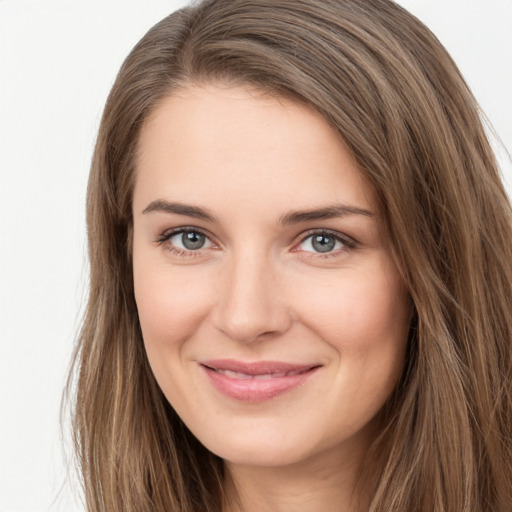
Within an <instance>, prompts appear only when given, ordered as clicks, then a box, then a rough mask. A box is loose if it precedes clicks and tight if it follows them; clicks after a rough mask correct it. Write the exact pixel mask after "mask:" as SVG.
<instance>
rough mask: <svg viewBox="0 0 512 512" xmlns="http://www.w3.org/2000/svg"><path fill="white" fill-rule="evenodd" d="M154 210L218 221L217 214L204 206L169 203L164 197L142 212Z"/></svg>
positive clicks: (150, 204)
mask: <svg viewBox="0 0 512 512" xmlns="http://www.w3.org/2000/svg"><path fill="white" fill-rule="evenodd" d="M152 212H164V213H176V214H178V215H185V216H187V217H193V218H195V219H201V220H207V221H209V222H217V219H216V218H215V216H214V215H212V214H211V213H210V212H209V211H208V210H206V209H204V208H200V207H199V206H192V205H188V204H183V203H169V202H168V201H164V200H163V199H157V200H156V201H153V202H151V203H149V205H148V206H147V207H146V208H145V209H144V211H143V212H142V213H143V214H146V213H152Z"/></svg>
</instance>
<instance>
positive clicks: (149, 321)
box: [134, 258, 211, 345]
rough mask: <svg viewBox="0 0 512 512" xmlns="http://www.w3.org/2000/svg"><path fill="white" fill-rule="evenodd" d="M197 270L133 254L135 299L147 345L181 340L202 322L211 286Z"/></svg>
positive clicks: (208, 303)
mask: <svg viewBox="0 0 512 512" xmlns="http://www.w3.org/2000/svg"><path fill="white" fill-rule="evenodd" d="M197 274H198V273H197V270H196V271H195V274H193V273H192V272H187V271H183V270H180V269H178V270H177V271H175V272H173V271H172V270H171V269H170V268H169V267H168V266H167V265H165V264H162V263H157V264H155V265H151V264H145V262H144V261H141V260H140V259H137V258H134V292H135V301H136V303H137V310H138V313H139V320H140V324H141V329H142V333H143V336H144V341H145V343H146V345H174V344H181V343H182V342H183V341H184V340H186V339H187V337H188V336H189V335H190V334H191V332H193V330H194V329H195V328H196V327H197V326H198V325H199V324H200V323H201V321H202V319H203V318H204V316H205V315H206V314H207V312H208V310H209V307H210V303H211V286H208V285H207V284H208V282H209V281H208V279H202V278H201V275H197ZM210 280H211V278H210Z"/></svg>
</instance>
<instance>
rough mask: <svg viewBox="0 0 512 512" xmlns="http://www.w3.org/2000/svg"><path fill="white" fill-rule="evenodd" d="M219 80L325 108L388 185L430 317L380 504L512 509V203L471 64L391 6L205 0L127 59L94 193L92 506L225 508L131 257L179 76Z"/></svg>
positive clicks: (393, 422)
mask: <svg viewBox="0 0 512 512" xmlns="http://www.w3.org/2000/svg"><path fill="white" fill-rule="evenodd" d="M211 82H217V83H218V82H222V83H228V84H232V85H233V84H234V85H242V84H243V85H250V86H253V87H256V88H258V89H261V90H262V91H266V92H269V93H271V94H273V95H276V96H278V97H281V96H282V97H286V98H291V99H292V100H295V101H298V102H301V103H303V104H305V105H308V106H309V107H311V108H313V109H314V110H315V111H317V112H318V113H319V114H320V115H321V116H323V117H324V118H325V119H326V120H327V121H328V122H329V123H330V125H331V126H332V127H333V128H334V129H335V130H336V131H337V133H338V134H339V135H340V137H341V139H342V140H343V141H344V142H345V144H346V146H347V147H348V148H349V150H350V152H351V153H352V155H353V156H354V158H355V160H356V161H357V163H358V165H359V168H360V169H361V172H362V173H363V174H364V175H365V177H366V178H367V179H368V180H369V182H370V183H371V184H372V185H373V187H374V188H375V190H376V192H377V195H378V199H379V204H380V217H381V221H382V226H383V229H384V230H385V232H386V235H387V239H388V240H389V246H390V250H391V251H392V254H393V257H394V259H395V261H396V264H397V266H398V268H399V270H400V272H401V274H402V276H403V279H404V281H405V283H406V286H407V287H408V289H409V292H410V294H411V297H412V301H413V303H414V307H415V316H414V321H413V323H412V325H411V330H410V339H409V348H408V358H407V363H406V368H405V369H404V373H403V376H402V379H401V380H400V382H399V384H398V386H397V388H396V391H395V393H394V394H393V396H392V397H391V399H390V400H389V402H388V403H387V404H386V406H385V408H384V409H383V411H382V413H381V415H380V416H381V417H380V421H381V422H382V433H381V435H380V436H379V437H378V438H377V439H376V441H375V443H374V444H373V445H372V447H371V448H370V451H369V453H368V460H369V461H371V464H365V465H363V467H362V475H364V482H365V492H366V493H367V494H368V495H369V500H370V502H371V506H370V511H371V512H377V511H381V510H417V511H425V512H426V511H429V512H431V511H434V512H441V511H443V512H448V511H453V512H460V511H464V512H470V511H471V512H473V511H475V510H479V511H481V512H491V511H493V512H496V511H505V510H512V470H511V468H512V420H511V418H512V385H511V383H512V315H511V314H510V312H511V311H512V221H511V219H512V215H511V209H510V204H509V201H508V199H507V197H506V193H505V191H504V189H503V186H502V184H501V180H500V176H499V172H498V169H497V164H496V161H495V158H494V155H493V153H492V151H491V149H490V146H489V143H488V141H487V139H486V136H485V132H484V129H483V127H482V123H481V120H480V115H479V110H478V106H477V104H476V102H475V100H474V98H473V96H472V94H471V92H470V91H469V89H468V87H467V85H466V84H465V82H464V80H463V78H462V77H461V75H460V73H459V71H458V70H457V67H456V66H455V64H454V63H453V61H452V60H451V58H450V57H449V55H448V54H447V53H446V51H445V50H444V48H443V47H442V45H441V44H440V43H439V41H438V40H437V39H436V38H435V36H433V34H432V33H431V32H430V31H429V30H428V29H427V28H426V27H425V26H424V25H423V24H422V23H420V22H419V21H418V20H417V19H416V18H414V17H413V16H412V15H410V14H409V13H407V12H406V11H405V10H403V9H402V8H400V7H399V6H398V5H396V4H395V3H393V2H391V1H388V0H372V1H369V0H351V1H341V0H336V1H335V0H323V1H319V0H315V1H313V0H294V1H289V0H237V1H230V0H207V1H204V2H201V3H199V4H197V5H196V6H194V7H188V8H185V9H182V10H180V11H177V12H175V13H174V14H172V15H171V16H169V17H167V18H165V19H164V20H162V21H161V22H160V23H158V24H157V25H155V26H154V27H153V28H152V29H151V30H150V31H149V32H148V33H147V34H146V35H145V36H144V37H143V38H142V40H141V41H140V42H139V43H138V44H137V45H136V46H135V48H134V49H133V50H132V52H131V53H130V55H129V56H128V58H127V59H126V61H125V62H124V64H123V66H122V68H121V70H120V72H119V74H118V77H117V79H116V82H115V84H114V86H113V88H112V91H111V93H110V95H109V98H108V100H107V104H106V107H105V111H104V114H103V118H102V122H101V127H100V130H99V134H98V139H97V143H96V148H95V152H94V157H93V162H92V167H91V174H90V180H89V187H88V195H87V226H88V241H89V258H90V267H91V268H90V272H91V277H90V279H91V280H90V291H89V301H88V306H87V311H86V315H85V319H84V323H83V326H82V330H81V333H80V338H79V344H78V347H77V351H76V356H75V363H74V365H75V371H76V372H77V379H78V380H77V390H76V408H75V413H74V429H75V443H76V450H77V454H78V459H79V463H80V467H81V470H82V474H83V479H84V487H85V493H86V502H87V510H88V511H89V512H106V511H108V512H121V511H122V512H135V511H137V512H149V511H152V512H160V511H161V512H163V511H169V510H176V511H178V510H179V511H180V512H192V511H197V510H201V511H205V512H220V510H221V507H222V501H223V499H224V498H223V491H222V483H223V480H224V474H223V465H222V461H221V460H220V459H219V458H218V457H216V456H215V455H213V454H211V453H210V452H209V451H208V450H206V448H204V447H203V446H202V445H201V444H200V443H199V442H198V441H197V440H196V439H195V438H194V437H193V436H192V434H191V433H190V432H189V431H188V429H187V428H186V427H185V425H184V424H183V423H182V422H181V420H180V419H179V418H178V417H177V415H176V413H175V412H174V411H173V409H172V407H171V406H170V405H169V404H168V402H167V400H166V399H165V397H164V396H163V394H162V392H161V391H160V389H159V388H158V385H157V383H156V381H155V379H154V377H153V375H152V372H151V369H150V367H149V364H148V362H147V358H146V355H145V351H144V346H143V341H142V335H141V332H140V326H139V322H138V316H137V308H136V305H135V301H134V296H133V280H132V266H131V224H132V211H131V208H132V207H131V199H132V192H133V186H134V179H135V162H136V154H137V143H138V138H139V134H140V131H141V128H142V126H143V124H144V121H145V120H146V119H147V117H148V115H149V114H150V113H151V112H152V111H154V109H155V108H157V106H158V104H159V102H160V101H161V100H163V99H164V98H165V97H167V96H168V95H169V94H172V93H173V91H175V90H177V89H178V88H180V87H186V86H187V84H190V83H196V84H197V83H199V84H201V83H211ZM376 461H380V462H379V463H378V464H377V463H376ZM362 480H363V479H362ZM368 482H373V483H372V485H371V486H369V485H368Z"/></svg>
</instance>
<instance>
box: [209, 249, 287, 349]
mask: <svg viewBox="0 0 512 512" xmlns="http://www.w3.org/2000/svg"><path fill="white" fill-rule="evenodd" d="M224 271H225V274H224V275H223V278H222V286H221V290H220V297H219V302H218V304H217V315H216V324H217V325H216V326H217V328H218V329H220V330H221V331H223V332H224V333H225V334H226V335H227V336H229V337H230V338H232V339H236V340H238V341H246V342H248V341H253V340H255V339H258V338H260V337H262V336H265V337H268V336H270V335H276V334H278V333H281V332H284V331H285V330H286V329H287V328H288V327H289V325H290V318H289V315H288V311H287V305H286V304H285V303H284V302H283V300H282V297H281V294H280V291H279V290H278V281H279V280H278V279H277V271H276V266H275V263H274V262H273V261H272V258H271V257H269V255H268V253H267V252H266V251H264V250H262V249H261V248H255V247H252V248H251V247H249V246H246V247H244V248H241V249H240V250H238V251H234V252H233V253H232V254H231V256H230V258H228V262H227V263H226V268H225V269H224Z"/></svg>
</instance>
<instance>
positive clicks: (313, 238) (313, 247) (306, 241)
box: [297, 231, 352, 254]
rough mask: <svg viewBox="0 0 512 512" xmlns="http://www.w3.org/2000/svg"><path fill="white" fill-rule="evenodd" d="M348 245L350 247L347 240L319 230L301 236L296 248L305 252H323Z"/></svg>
mask: <svg viewBox="0 0 512 512" xmlns="http://www.w3.org/2000/svg"><path fill="white" fill-rule="evenodd" d="M350 247H352V244H350V242H349V241H348V240H345V239H343V238H342V237H340V236H338V235H335V234H333V233H328V232H325V231H321V232H316V233H312V234H310V235H308V236H306V237H305V238H303V240H302V242H301V243H300V244H299V245H298V246H297V249H298V250H300V251H305V252H313V253H319V254H325V253H330V252H334V251H339V250H341V249H344V248H350Z"/></svg>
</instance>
